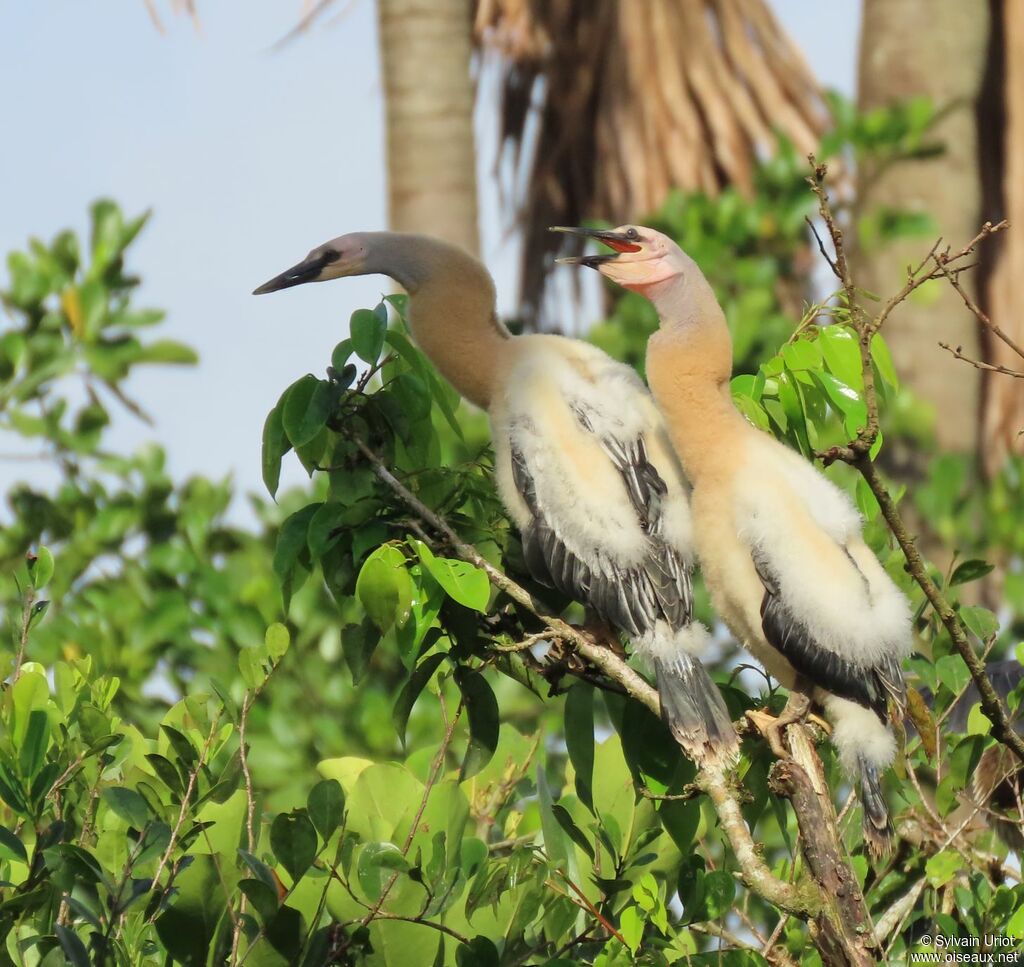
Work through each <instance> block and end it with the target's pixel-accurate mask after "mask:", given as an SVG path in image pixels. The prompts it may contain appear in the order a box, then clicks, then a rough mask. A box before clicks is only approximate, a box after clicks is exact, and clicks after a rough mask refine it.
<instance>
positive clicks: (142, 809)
mask: <svg viewBox="0 0 1024 967" xmlns="http://www.w3.org/2000/svg"><path fill="white" fill-rule="evenodd" d="M101 797H102V799H103V801H104V802H105V803H106V804H107V805H108V806H109V807H110V809H111V811H112V812H113V813H114V814H115V815H116V816H118V817H119V818H120V819H123V820H124V821H125V822H126V823H127V824H128V825H129V826H132V827H134V828H135V829H142V828H143V827H144V826H145V825H146V823H148V822H149V819H150V812H149V806H148V805H147V803H146V800H145V799H143V798H142V796H140V795H139V794H138V793H137V792H136V791H135V790H134V789H125V788H124V787H123V786H108V787H107V788H106V789H104V790H103V792H102V793H101Z"/></svg>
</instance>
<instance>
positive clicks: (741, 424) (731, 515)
mask: <svg viewBox="0 0 1024 967" xmlns="http://www.w3.org/2000/svg"><path fill="white" fill-rule="evenodd" d="M577 231H580V232H581V234H584V235H595V234H596V236H597V237H598V238H600V239H601V240H602V241H605V242H607V243H608V244H610V245H611V246H612V247H613V248H615V249H616V253H615V254H609V255H599V256H589V257H587V258H585V259H582V260H580V261H582V262H584V263H585V264H590V265H592V266H594V267H595V268H598V269H599V270H600V271H601V273H602V274H603V275H605V276H607V277H608V278H610V279H612V280H614V281H616V282H618V283H619V284H621V285H624V286H626V287H628V288H630V289H633V290H635V291H637V292H639V293H641V294H643V295H645V296H646V297H647V298H649V299H650V300H651V302H652V303H653V304H654V305H655V307H656V308H657V310H658V313H659V316H660V320H661V327H660V329H659V331H658V332H657V333H656V334H655V335H654V336H652V337H651V339H650V341H649V343H648V350H647V376H648V380H649V382H650V386H651V390H652V392H653V394H654V397H655V400H656V401H657V404H658V407H659V409H660V410H661V412H662V414H663V416H664V417H665V421H666V425H667V427H668V432H669V436H670V438H671V440H672V443H673V445H674V447H675V449H676V451H677V453H678V454H679V456H680V458H681V460H682V463H683V468H684V470H685V472H686V474H687V476H688V477H689V479H690V481H691V484H692V487H693V493H692V498H691V503H692V511H693V519H694V535H695V539H696V547H697V556H698V560H699V562H700V565H701V568H702V572H703V574H704V579H705V582H706V584H707V586H708V588H709V590H710V592H711V596H712V600H713V601H714V603H715V606H716V607H717V609H718V610H719V612H720V613H721V615H722V617H723V619H724V620H725V621H726V623H727V624H728V625H729V626H730V628H731V629H732V631H733V632H734V633H735V634H736V636H737V637H738V638H739V639H740V640H741V641H742V642H743V643H744V644H745V645H746V646H747V648H749V649H750V651H751V652H753V653H754V655H755V656H756V657H757V658H758V659H759V660H760V661H761V662H762V663H763V664H764V666H765V667H766V668H767V670H768V671H769V672H770V673H771V674H772V675H773V676H774V677H775V678H777V679H778V680H779V681H780V682H782V684H784V685H785V686H786V687H787V688H790V689H794V688H798V689H801V690H803V689H807V690H808V691H809V692H810V697H812V698H813V699H814V700H815V701H817V702H818V703H819V704H821V705H822V706H824V709H825V713H826V715H827V716H828V718H829V719H830V721H831V722H832V725H833V735H832V738H833V742H834V743H835V745H836V748H837V749H838V751H839V754H840V758H841V761H842V763H843V765H844V766H845V768H846V769H847V771H848V772H849V773H850V774H851V775H854V776H858V777H859V778H860V784H861V798H862V801H863V804H864V812H865V823H864V828H865V834H866V836H867V838H868V841H869V844H870V845H871V846H872V848H873V849H876V850H880V849H884V848H885V846H886V845H887V842H888V837H889V822H888V811H887V809H886V806H885V801H884V798H883V797H882V793H881V788H880V783H879V773H880V771H881V770H884V769H885V768H886V767H887V766H888V765H889V764H890V763H891V762H892V760H893V757H894V755H895V749H896V746H895V741H894V739H893V735H892V732H891V731H890V728H889V725H888V720H889V705H890V702H891V703H892V705H893V707H894V710H895V711H896V712H897V713H898V714H901V713H902V705H903V701H904V684H903V676H902V671H901V664H902V661H903V659H904V658H906V657H907V655H908V654H909V653H910V651H911V642H912V635H911V622H910V612H909V607H908V604H907V601H906V599H905V598H904V597H903V595H902V594H901V593H900V591H899V590H898V589H897V587H896V586H895V584H894V583H893V582H892V580H891V579H890V578H889V576H888V575H887V574H886V573H885V570H884V569H883V568H882V566H881V565H880V564H879V562H878V560H877V558H876V557H875V556H874V554H873V553H872V552H871V551H870V549H869V548H868V547H867V546H866V545H865V543H864V541H863V539H862V537H861V523H862V522H861V519H860V517H859V515H858V514H857V512H856V510H855V509H854V507H853V505H852V503H851V502H850V500H849V499H848V498H847V496H846V495H845V494H844V493H843V492H842V491H840V490H839V489H838V488H837V487H835V486H834V485H833V484H832V483H831V482H830V481H829V480H827V479H826V478H825V477H824V476H822V475H821V474H820V473H818V472H817V471H816V470H815V469H814V468H813V467H812V466H811V465H810V464H808V463H807V462H806V461H804V460H803V459H801V458H800V457H799V456H798V455H797V454H795V453H793V452H792V451H791V450H789V449H787V448H786V447H785V446H784V445H782V444H781V443H779V442H778V441H776V440H775V439H773V438H772V437H771V436H769V435H768V434H766V433H763V432H761V431H760V430H758V429H756V428H755V427H753V426H752V425H751V424H750V423H748V422H747V421H746V420H745V419H743V417H742V416H741V415H740V414H739V412H738V411H737V410H736V408H735V407H734V406H733V405H732V399H731V395H730V390H729V379H730V376H731V370H732V349H731V342H730V338H729V331H728V328H727V326H726V323H725V317H724V315H723V314H722V310H721V308H720V306H719V305H718V302H717V300H716V299H715V295H714V292H713V291H712V289H711V287H710V285H708V282H707V280H706V279H705V278H704V276H703V274H702V273H701V272H700V270H699V269H698V267H697V266H696V264H695V263H694V262H693V260H692V259H690V258H689V257H688V256H687V255H686V254H685V253H683V252H682V250H681V249H680V248H679V247H678V246H677V245H676V244H675V243H674V242H673V241H672V240H671V239H669V238H667V237H665V236H664V235H661V234H660V233H658V232H655V231H652V230H651V229H646V228H638V227H634V226H625V227H623V228H621V229H616V230H615V231H614V232H603V233H593V232H590V231H586V230H577ZM801 680H803V682H806V683H808V685H804V684H802V681H801Z"/></svg>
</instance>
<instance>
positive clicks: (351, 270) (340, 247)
mask: <svg viewBox="0 0 1024 967" xmlns="http://www.w3.org/2000/svg"><path fill="white" fill-rule="evenodd" d="M368 252H369V242H368V239H367V238H366V236H365V235H364V234H363V233H361V232H353V233H352V234H350V235H340V236H339V237H338V238H333V239H331V241H329V242H324V244H323V245H318V246H317V247H316V248H315V249H313V250H312V251H311V252H310V253H309V255H307V256H306V257H305V258H304V259H303V260H302V261H301V262H299V263H298V264H297V265H293V266H292V267H291V268H290V269H286V270H285V271H284V272H282V273H281V274H280V275H275V276H274V277H273V278H272V279H271V280H270V281H269V282H264V283H263V285H261V286H260V287H259V288H258V289H254V290H253V295H263V294H264V293H266V292H276V291H277V290H278V289H287V288H289V287H291V286H293V285H302V284H303V283H304V282H326V281H327V280H328V279H340V278H342V277H343V276H346V275H363V274H365V273H366V261H367V255H368Z"/></svg>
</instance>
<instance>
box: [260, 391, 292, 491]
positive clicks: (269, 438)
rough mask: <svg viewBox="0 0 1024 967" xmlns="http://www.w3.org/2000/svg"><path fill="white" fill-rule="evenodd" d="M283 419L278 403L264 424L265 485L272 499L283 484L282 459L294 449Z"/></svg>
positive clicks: (263, 460)
mask: <svg viewBox="0 0 1024 967" xmlns="http://www.w3.org/2000/svg"><path fill="white" fill-rule="evenodd" d="M283 418H284V414H283V409H282V406H281V404H280V403H278V405H277V406H275V407H274V408H273V409H272V410H271V411H270V412H269V413H268V414H267V420H266V422H265V423H264V424H263V451H262V452H263V457H262V462H263V484H264V486H265V487H266V488H267V491H268V492H269V493H270V496H271V497H276V496H277V488H278V485H279V484H280V483H281V458H282V457H283V456H284V455H285V454H286V453H287V452H288V451H289V450H290V449H291V448H292V445H291V443H289V442H288V436H287V434H286V433H285V432H284V423H283Z"/></svg>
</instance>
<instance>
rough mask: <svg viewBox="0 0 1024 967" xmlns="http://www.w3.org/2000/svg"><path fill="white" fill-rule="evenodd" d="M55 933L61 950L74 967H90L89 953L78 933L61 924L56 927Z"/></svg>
mask: <svg viewBox="0 0 1024 967" xmlns="http://www.w3.org/2000/svg"><path fill="white" fill-rule="evenodd" d="M54 933H55V934H56V935H57V941H58V943H59V944H60V949H61V950H62V951H64V956H65V957H67V960H68V963H69V964H71V965H72V967H89V965H90V964H91V961H90V960H89V951H88V950H86V948H85V944H84V943H82V938H81V937H79V936H78V934H77V933H75V932H74V931H73V930H70V929H68V928H67V927H65V926H64V925H63V924H60V923H58V924H57V925H56V926H55V927H54Z"/></svg>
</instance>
